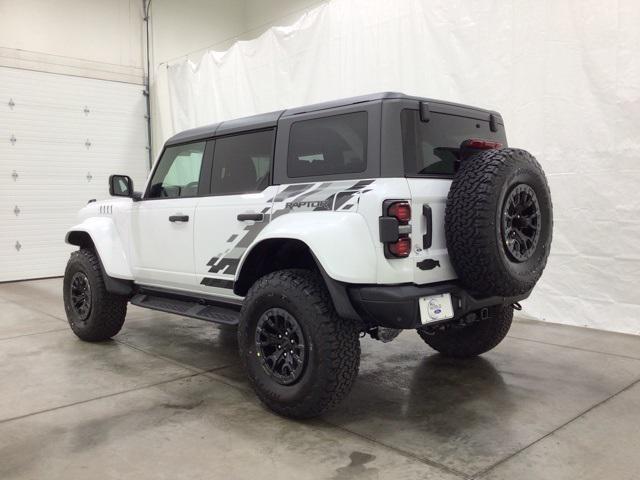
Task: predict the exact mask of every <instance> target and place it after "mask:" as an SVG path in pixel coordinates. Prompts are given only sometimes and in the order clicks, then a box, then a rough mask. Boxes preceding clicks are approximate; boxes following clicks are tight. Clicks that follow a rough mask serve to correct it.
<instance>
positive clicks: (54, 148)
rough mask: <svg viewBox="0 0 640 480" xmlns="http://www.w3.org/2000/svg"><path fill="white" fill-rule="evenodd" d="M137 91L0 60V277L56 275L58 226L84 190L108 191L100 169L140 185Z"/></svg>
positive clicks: (141, 123) (142, 142)
mask: <svg viewBox="0 0 640 480" xmlns="http://www.w3.org/2000/svg"><path fill="white" fill-rule="evenodd" d="M142 90H143V87H142V86H141V85H133V84H126V83H118V82H108V81H102V80H94V79H86V78H81V77H69V76H64V75H54V74H48V73H41V72H32V71H27V70H19V69H10V68H3V67H0V225H1V227H0V228H1V229H0V281H8V280H22V279H28V278H38V277H48V276H56V275H62V274H63V272H64V266H65V263H66V261H67V258H68V256H69V253H70V252H71V250H72V248H71V247H69V246H67V245H65V244H64V234H65V231H66V230H67V228H68V227H69V226H71V225H73V224H74V223H76V214H77V212H78V210H79V209H80V208H82V207H83V206H84V205H86V203H87V201H88V200H89V199H91V198H96V199H101V198H106V197H107V196H108V185H107V180H108V178H109V175H111V174H113V173H125V174H128V175H131V177H132V178H133V179H134V183H135V185H136V187H137V188H139V189H141V188H142V186H143V185H144V181H145V179H146V177H147V173H148V156H147V155H148V154H147V150H146V146H147V127H146V120H145V114H146V106H145V98H144V96H143V94H142ZM10 99H11V100H12V102H11V103H13V106H10V105H9V102H10ZM12 138H13V139H14V141H13V142H12V141H11V139H12ZM14 172H15V173H16V174H17V176H16V177H15V178H14V176H13V173H14ZM16 207H17V209H16ZM16 212H17V213H16ZM17 245H18V246H19V248H16V246H17Z"/></svg>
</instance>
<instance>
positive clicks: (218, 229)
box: [195, 129, 277, 297]
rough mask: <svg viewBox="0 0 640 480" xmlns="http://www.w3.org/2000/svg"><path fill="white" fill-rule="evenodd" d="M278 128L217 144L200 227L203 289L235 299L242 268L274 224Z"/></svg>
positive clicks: (198, 267) (197, 232) (198, 214)
mask: <svg viewBox="0 0 640 480" xmlns="http://www.w3.org/2000/svg"><path fill="white" fill-rule="evenodd" d="M274 140H275V129H270V130H262V131H257V132H250V133H241V134H236V135H232V136H225V137H221V138H218V139H216V141H215V147H214V154H213V169H212V176H211V191H210V194H209V196H206V197H203V198H201V199H200V202H199V204H198V207H197V211H196V224H195V273H196V281H197V285H198V289H199V290H200V291H201V292H203V293H206V294H209V295H212V294H213V295H216V296H223V297H234V295H233V281H234V278H235V275H236V273H237V268H238V264H239V262H240V260H241V258H242V256H243V255H244V253H245V252H246V250H247V247H249V246H250V245H251V243H252V242H253V240H254V239H255V238H256V237H257V235H258V234H259V233H260V231H262V229H263V228H264V227H265V225H266V224H267V222H268V221H269V213H270V210H271V205H272V199H273V197H275V194H276V192H277V187H276V186H269V184H270V179H271V165H272V162H273V149H274Z"/></svg>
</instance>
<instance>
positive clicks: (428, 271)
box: [400, 103, 507, 284]
mask: <svg viewBox="0 0 640 480" xmlns="http://www.w3.org/2000/svg"><path fill="white" fill-rule="evenodd" d="M441 108H442V110H443V111H438V105H430V112H429V119H428V121H422V120H421V118H420V112H419V110H418V104H417V103H416V104H415V108H403V109H402V110H401V112H400V124H401V131H402V153H403V161H404V169H405V176H406V177H407V182H408V184H409V190H410V192H411V202H412V205H411V208H412V212H413V219H412V220H413V222H412V223H413V225H414V229H415V230H414V234H413V241H414V252H415V255H416V257H415V263H414V265H415V267H414V282H415V283H417V284H423V283H431V282H437V281H444V280H450V279H453V278H456V274H455V272H454V270H453V267H452V266H451V263H450V262H449V253H448V251H447V243H446V239H445V233H444V232H445V229H444V228H445V225H444V223H445V206H446V202H447V195H448V194H449V188H450V186H451V182H452V179H453V176H454V174H455V172H456V170H457V168H458V165H459V160H460V145H461V143H462V142H464V141H465V140H468V139H472V138H478V139H484V140H491V141H497V142H500V143H502V144H503V145H505V146H506V142H507V140H506V136H505V134H504V127H503V125H501V124H498V125H497V130H498V131H497V132H494V131H491V128H490V125H489V114H486V113H484V112H481V111H478V112H477V115H474V114H473V113H469V112H470V109H463V110H462V109H461V111H459V112H457V111H447V110H452V109H453V108H455V107H452V106H448V105H443V106H442V107H441ZM445 111H447V112H446V113H445ZM467 115H468V116H467ZM474 117H475V118H474ZM425 260H426V262H424V261H425ZM421 262H424V263H422V265H421V266H420V263H421Z"/></svg>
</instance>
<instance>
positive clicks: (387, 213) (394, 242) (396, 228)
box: [379, 200, 411, 258]
mask: <svg viewBox="0 0 640 480" xmlns="http://www.w3.org/2000/svg"><path fill="white" fill-rule="evenodd" d="M379 225H380V241H381V242H382V243H383V244H384V256H385V257H387V258H404V257H408V256H409V254H410V253H411V237H410V233H411V204H410V203H409V202H408V201H406V200H386V201H385V202H384V203H383V204H382V216H381V217H380V219H379Z"/></svg>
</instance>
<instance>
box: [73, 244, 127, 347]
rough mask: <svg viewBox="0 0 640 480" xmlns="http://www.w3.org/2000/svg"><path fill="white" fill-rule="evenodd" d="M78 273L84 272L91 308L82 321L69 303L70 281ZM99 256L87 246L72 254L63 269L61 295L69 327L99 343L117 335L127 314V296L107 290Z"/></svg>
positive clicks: (82, 337)
mask: <svg viewBox="0 0 640 480" xmlns="http://www.w3.org/2000/svg"><path fill="white" fill-rule="evenodd" d="M77 272H82V273H84V275H86V277H87V279H88V281H89V285H90V287H91V302H90V303H91V310H90V313H89V316H88V318H86V320H82V319H81V318H80V317H79V315H78V314H77V312H76V311H75V310H74V309H73V307H72V306H71V280H72V278H73V276H74V274H76V273H77ZM103 275H104V274H103V272H102V267H101V265H100V259H99V258H98V255H97V254H96V253H95V252H94V251H93V250H89V249H85V248H83V249H80V250H77V251H75V252H73V253H72V254H71V257H70V258H69V262H68V263H67V268H66V270H65V272H64V282H63V298H64V307H65V312H66V314H67V320H68V321H69V325H70V326H71V330H73V333H75V334H76V335H77V336H78V338H80V339H81V340H84V341H86V342H100V341H103V340H108V339H110V338H111V337H113V336H114V335H116V334H117V333H118V332H119V331H120V329H121V328H122V325H123V324H124V319H125V316H126V315H127V302H128V299H127V297H124V296H122V295H114V294H113V293H109V292H108V291H107V289H106V287H105V284H104V276H103Z"/></svg>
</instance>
